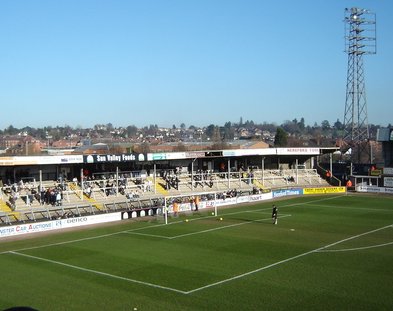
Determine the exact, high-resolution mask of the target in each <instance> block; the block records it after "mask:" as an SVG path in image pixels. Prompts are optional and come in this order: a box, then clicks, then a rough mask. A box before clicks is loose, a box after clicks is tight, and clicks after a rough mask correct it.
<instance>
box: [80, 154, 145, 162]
mask: <svg viewBox="0 0 393 311" xmlns="http://www.w3.org/2000/svg"><path fill="white" fill-rule="evenodd" d="M134 161H145V155H144V154H142V153H140V154H136V153H123V154H90V155H87V156H83V162H84V163H108V162H134Z"/></svg>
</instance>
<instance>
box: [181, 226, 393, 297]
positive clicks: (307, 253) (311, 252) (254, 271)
mask: <svg viewBox="0 0 393 311" xmlns="http://www.w3.org/2000/svg"><path fill="white" fill-rule="evenodd" d="M392 226H393V225H388V226H385V227H381V228H378V229H375V230H371V231H367V232H364V233H361V234H357V235H354V236H351V237H349V238H346V239H343V240H340V241H337V242H334V243H331V244H328V245H325V246H322V247H319V248H316V249H313V250H311V251H308V252H305V253H302V254H299V255H296V256H293V257H289V258H286V259H283V260H280V261H277V262H275V263H272V264H270V265H267V266H263V267H261V268H258V269H255V270H252V271H248V272H246V273H242V274H239V275H235V276H234V277H231V278H228V279H224V280H221V281H218V282H215V283H211V284H208V285H205V286H202V287H198V288H195V289H192V290H189V291H187V292H185V293H186V294H187V295H188V294H192V293H195V292H198V291H201V290H204V289H207V288H210V287H214V286H217V285H221V284H224V283H228V282H231V281H234V280H237V279H241V278H243V277H246V276H248V275H252V274H255V273H257V272H260V271H263V270H267V269H270V268H273V267H275V266H278V265H281V264H283V263H286V262H289V261H292V260H295V259H297V258H301V257H304V256H307V255H309V254H313V253H318V252H323V251H325V250H326V249H327V248H329V247H332V246H334V245H337V244H340V243H343V242H346V241H349V240H353V239H356V238H358V237H361V236H364V235H367V234H370V233H374V232H377V231H380V230H384V229H386V228H389V227H392Z"/></svg>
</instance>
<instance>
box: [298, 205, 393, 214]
mask: <svg viewBox="0 0 393 311" xmlns="http://www.w3.org/2000/svg"><path fill="white" fill-rule="evenodd" d="M308 204H309V203H306V205H308ZM310 204H312V203H310ZM312 207H327V208H338V209H354V210H359V211H373V212H393V209H382V208H369V207H352V206H333V205H322V204H312Z"/></svg>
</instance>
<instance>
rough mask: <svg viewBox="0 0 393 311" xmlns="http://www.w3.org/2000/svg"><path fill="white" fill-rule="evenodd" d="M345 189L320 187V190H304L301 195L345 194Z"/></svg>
mask: <svg viewBox="0 0 393 311" xmlns="http://www.w3.org/2000/svg"><path fill="white" fill-rule="evenodd" d="M345 192H346V188H345V187H321V188H304V189H303V194H305V195H307V194H330V193H345Z"/></svg>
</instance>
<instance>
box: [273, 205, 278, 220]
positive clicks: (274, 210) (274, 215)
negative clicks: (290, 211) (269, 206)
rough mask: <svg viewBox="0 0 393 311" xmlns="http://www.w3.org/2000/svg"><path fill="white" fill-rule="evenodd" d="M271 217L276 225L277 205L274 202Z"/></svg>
mask: <svg viewBox="0 0 393 311" xmlns="http://www.w3.org/2000/svg"><path fill="white" fill-rule="evenodd" d="M272 218H273V224H274V225H277V218H278V207H277V206H276V205H274V204H273V210H272Z"/></svg>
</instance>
